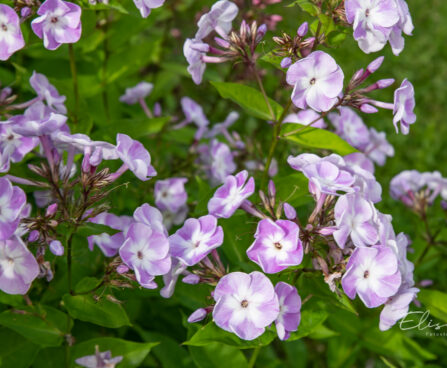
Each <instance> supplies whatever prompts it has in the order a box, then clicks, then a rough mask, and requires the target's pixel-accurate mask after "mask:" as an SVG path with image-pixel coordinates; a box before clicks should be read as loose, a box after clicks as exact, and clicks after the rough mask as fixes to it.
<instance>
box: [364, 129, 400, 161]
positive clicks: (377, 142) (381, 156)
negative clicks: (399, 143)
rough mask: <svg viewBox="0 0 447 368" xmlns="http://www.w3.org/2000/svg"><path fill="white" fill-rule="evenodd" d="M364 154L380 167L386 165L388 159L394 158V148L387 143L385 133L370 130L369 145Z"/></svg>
mask: <svg viewBox="0 0 447 368" xmlns="http://www.w3.org/2000/svg"><path fill="white" fill-rule="evenodd" d="M363 152H364V154H365V155H366V156H367V157H368V158H370V159H371V160H373V161H374V162H375V163H377V164H378V165H380V166H383V165H385V161H386V158H387V157H393V156H394V147H393V146H392V145H391V144H390V143H389V142H388V141H387V139H386V133H385V132H378V131H377V130H375V129H374V128H370V129H369V143H368V145H367V146H366V147H365V149H364V151H363Z"/></svg>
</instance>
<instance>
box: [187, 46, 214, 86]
mask: <svg viewBox="0 0 447 368" xmlns="http://www.w3.org/2000/svg"><path fill="white" fill-rule="evenodd" d="M209 48H210V47H209V45H208V44H206V43H204V42H202V41H201V40H196V39H194V40H191V39H190V38H187V39H186V41H185V43H184V44H183V54H184V55H185V58H186V61H187V62H188V64H189V65H188V73H189V74H191V77H192V80H193V81H194V83H195V84H200V83H202V78H203V73H204V72H205V69H206V62H205V61H204V60H203V57H204V56H205V55H206V53H207V52H208V51H209Z"/></svg>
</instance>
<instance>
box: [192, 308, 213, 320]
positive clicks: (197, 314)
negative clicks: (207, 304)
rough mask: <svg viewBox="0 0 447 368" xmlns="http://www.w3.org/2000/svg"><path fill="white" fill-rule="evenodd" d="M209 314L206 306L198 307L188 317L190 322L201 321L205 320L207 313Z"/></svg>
mask: <svg viewBox="0 0 447 368" xmlns="http://www.w3.org/2000/svg"><path fill="white" fill-rule="evenodd" d="M207 314H208V312H207V311H206V309H204V308H199V309H196V310H195V311H194V312H193V313H192V314H191V315H190V316H189V317H188V322H189V323H195V322H200V321H201V320H203V319H204V318H205V317H206V315H207Z"/></svg>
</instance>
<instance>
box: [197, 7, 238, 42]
mask: <svg viewBox="0 0 447 368" xmlns="http://www.w3.org/2000/svg"><path fill="white" fill-rule="evenodd" d="M238 12H239V9H238V7H237V6H236V4H234V3H232V2H231V1H227V0H220V1H217V2H216V3H215V4H214V5H213V6H212V7H211V10H210V11H209V12H208V13H206V14H203V15H202V17H201V18H200V19H199V22H198V23H197V26H198V27H199V29H198V30H197V33H196V36H195V38H196V39H198V40H202V39H204V38H205V37H206V36H208V35H209V34H210V33H211V32H212V31H213V30H214V31H216V32H217V33H218V34H219V35H220V36H221V37H222V38H224V39H226V38H227V35H228V33H229V32H230V31H231V23H232V21H233V19H234V18H236V16H237V13H238Z"/></svg>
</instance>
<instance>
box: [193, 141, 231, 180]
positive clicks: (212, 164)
mask: <svg viewBox="0 0 447 368" xmlns="http://www.w3.org/2000/svg"><path fill="white" fill-rule="evenodd" d="M198 152H199V154H200V156H199V162H200V164H202V165H203V168H204V170H205V172H206V174H207V176H208V178H209V179H210V181H211V183H212V184H213V185H216V184H221V183H223V182H224V181H225V179H226V177H227V176H228V175H230V174H232V173H233V172H234V171H235V170H236V163H235V162H234V159H233V154H232V153H231V150H230V147H228V146H227V145H226V144H225V143H222V142H219V141H218V140H217V139H213V140H212V141H211V143H210V144H203V145H200V146H199V147H198Z"/></svg>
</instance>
